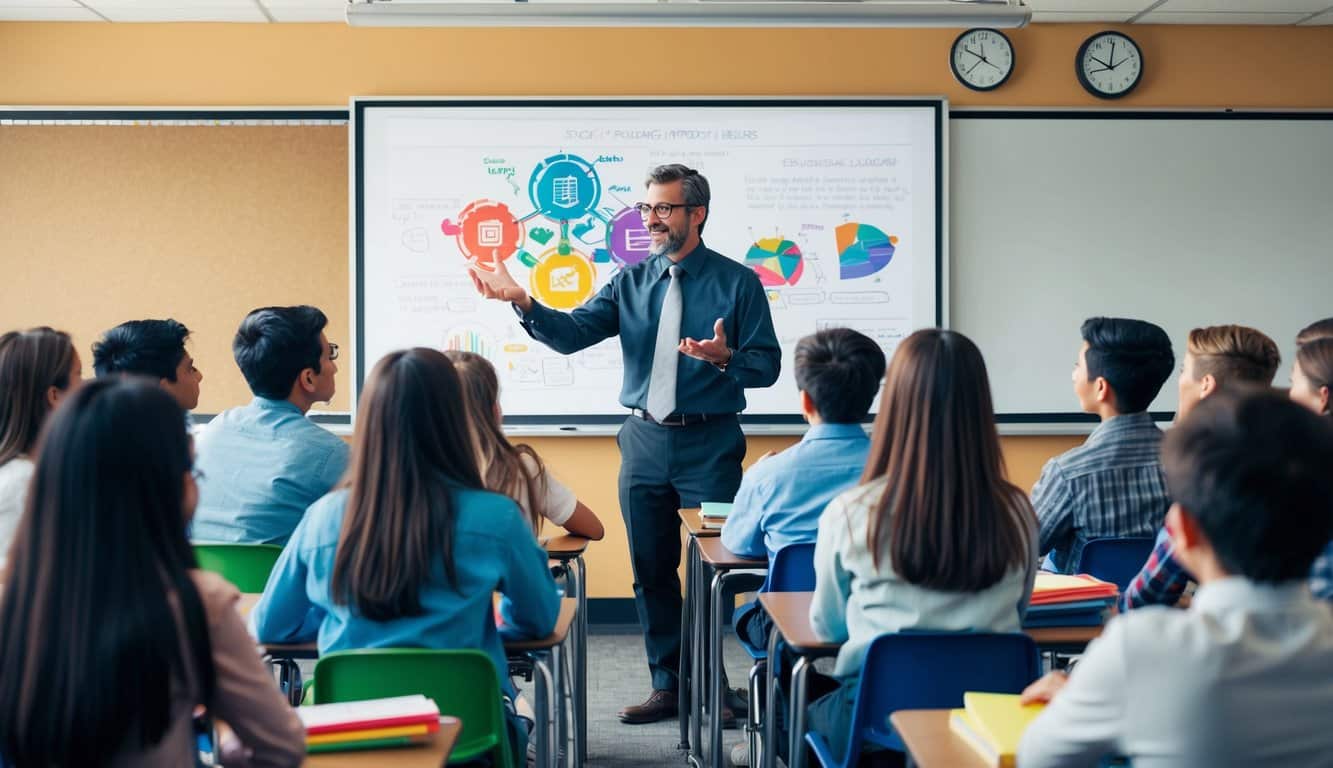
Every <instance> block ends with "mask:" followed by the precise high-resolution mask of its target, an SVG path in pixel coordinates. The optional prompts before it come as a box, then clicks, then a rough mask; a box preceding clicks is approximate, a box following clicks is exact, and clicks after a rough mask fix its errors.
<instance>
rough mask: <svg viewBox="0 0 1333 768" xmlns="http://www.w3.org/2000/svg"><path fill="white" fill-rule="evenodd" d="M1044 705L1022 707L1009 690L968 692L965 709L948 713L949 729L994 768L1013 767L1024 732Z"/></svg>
mask: <svg viewBox="0 0 1333 768" xmlns="http://www.w3.org/2000/svg"><path fill="white" fill-rule="evenodd" d="M1044 708H1045V705H1044V704H1030V705H1028V706H1023V705H1022V704H1019V703H1018V697H1017V696H1015V695H1013V694H1008V693H965V694H963V708H962V709H955V710H953V711H951V712H950V713H949V730H951V731H953V732H954V734H955V735H957V736H958V737H959V738H961V739H962V740H963V741H965V742H967V744H968V746H970V747H972V749H974V750H976V752H977V754H979V755H981V757H982V759H983V760H985V761H986V764H987V765H990V766H992V767H993V768H1013V766H1014V762H1015V755H1016V754H1017V753H1018V742H1019V740H1020V739H1022V738H1023V731H1025V730H1027V727H1028V725H1029V724H1030V723H1031V722H1032V721H1033V719H1035V718H1036V717H1037V715H1038V714H1040V713H1041V711H1042V709H1044Z"/></svg>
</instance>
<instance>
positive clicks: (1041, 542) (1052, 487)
mask: <svg viewBox="0 0 1333 768" xmlns="http://www.w3.org/2000/svg"><path fill="white" fill-rule="evenodd" d="M1032 508H1033V509H1035V510H1036V512H1037V527H1038V536H1037V538H1038V544H1037V549H1038V555H1039V556H1045V555H1046V553H1047V552H1050V551H1051V550H1052V549H1065V548H1067V546H1068V544H1069V543H1070V541H1071V540H1072V539H1073V536H1074V493H1073V490H1072V489H1071V488H1070V485H1069V480H1068V479H1067V478H1066V477H1065V475H1064V472H1063V471H1061V469H1060V467H1059V465H1057V464H1056V463H1055V461H1054V460H1052V461H1048V462H1046V466H1045V467H1042V470H1041V476H1040V477H1039V478H1037V484H1036V485H1034V486H1033V487H1032Z"/></svg>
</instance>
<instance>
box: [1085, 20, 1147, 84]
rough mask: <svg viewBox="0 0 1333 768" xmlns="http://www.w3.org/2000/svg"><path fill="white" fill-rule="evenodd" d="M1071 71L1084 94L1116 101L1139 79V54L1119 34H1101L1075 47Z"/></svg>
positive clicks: (1127, 40)
mask: <svg viewBox="0 0 1333 768" xmlns="http://www.w3.org/2000/svg"><path fill="white" fill-rule="evenodd" d="M1074 70H1075V71H1076V72H1077V73H1078V81H1079V83H1081V84H1082V85H1083V87H1084V88H1085V89H1087V91H1088V93H1091V94H1092V95H1094V96H1100V97H1101V98H1104V99H1116V98H1119V97H1121V96H1124V95H1125V94H1127V93H1129V92H1130V91H1132V90H1134V86H1136V85H1138V84H1139V78H1141V77H1143V52H1142V51H1140V50H1139V47H1138V46H1137V45H1135V43H1134V41H1133V40H1130V39H1129V38H1128V37H1126V36H1125V35H1122V34H1120V33H1119V32H1102V33H1100V34H1096V35H1093V36H1092V37H1090V38H1088V39H1087V40H1086V41H1085V42H1084V43H1083V45H1082V46H1081V47H1079V49H1078V56H1077V58H1076V59H1075V60H1074Z"/></svg>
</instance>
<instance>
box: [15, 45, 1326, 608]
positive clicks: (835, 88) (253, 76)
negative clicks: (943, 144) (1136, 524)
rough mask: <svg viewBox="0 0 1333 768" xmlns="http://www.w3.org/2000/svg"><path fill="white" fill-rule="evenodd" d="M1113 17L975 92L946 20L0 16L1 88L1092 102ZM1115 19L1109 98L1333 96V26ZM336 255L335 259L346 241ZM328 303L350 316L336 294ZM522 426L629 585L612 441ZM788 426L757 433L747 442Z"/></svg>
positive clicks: (1024, 441)
mask: <svg viewBox="0 0 1333 768" xmlns="http://www.w3.org/2000/svg"><path fill="white" fill-rule="evenodd" d="M1105 26H1107V25H1100V24H1099V25H1045V26H1036V27H1029V28H1027V29H1022V30H1014V31H1012V32H1010V33H1008V34H1009V36H1010V38H1011V39H1012V40H1013V43H1014V46H1015V49H1016V58H1017V68H1016V70H1015V73H1014V75H1013V77H1012V78H1011V79H1010V81H1009V82H1008V83H1007V84H1006V85H1005V86H1004V87H1003V88H1000V89H999V90H998V91H995V92H992V93H989V94H978V93H973V92H971V91H968V90H966V89H964V88H962V87H961V86H958V85H957V84H956V83H955V82H954V80H953V77H952V76H951V75H950V73H949V69H948V64H947V58H948V52H949V46H950V44H951V43H952V41H953V38H954V36H955V35H956V34H957V32H956V31H954V30H649V29H644V30H625V29H614V30H571V29H565V30H482V29H478V30H441V29H351V28H348V27H346V26H344V25H341V24H308V25H302V24H272V25H248V24H77V23H65V24H59V23H49V24H26V23H25V24H0V72H3V73H5V74H4V76H3V77H0V103H5V104H12V105H79V106H95V105H144V106H185V105H204V106H254V105H266V106H285V105H300V106H322V105H339V104H344V103H345V102H346V101H347V99H348V98H349V97H351V96H355V95H377V96H386V95H404V96H406V95H449V94H459V95H492V94H493V95H676V94H682V95H687V94H702V95H733V94H781V95H790V94H800V95H807V94H813V95H853V94H854V95H944V96H946V97H947V98H948V99H949V100H950V102H951V104H952V105H954V106H1052V107H1097V106H1107V103H1106V102H1099V101H1097V100H1095V99H1093V98H1092V97H1090V96H1088V95H1087V94H1086V93H1085V92H1084V91H1083V90H1082V89H1081V88H1080V87H1079V85H1078V83H1077V82H1076V80H1075V78H1074V73H1073V59H1074V53H1075V51H1076V50H1077V48H1078V45H1079V43H1080V42H1081V41H1082V40H1083V39H1084V38H1085V37H1087V36H1088V35H1090V34H1092V33H1093V32H1096V31H1098V30H1099V29H1102V28H1104V27H1105ZM1123 31H1126V32H1128V33H1129V34H1130V35H1131V36H1133V37H1134V39H1135V40H1137V41H1138V43H1139V45H1140V46H1141V47H1142V49H1143V52H1144V59H1145V75H1144V79H1143V82H1142V84H1141V85H1140V86H1139V88H1138V90H1137V91H1135V92H1134V93H1133V94H1131V95H1130V96H1129V97H1127V98H1125V99H1123V100H1121V101H1119V102H1117V103H1115V106H1118V107H1263V108H1325V109H1327V108H1333V58H1330V57H1329V56H1328V53H1329V51H1330V50H1333V27H1310V28H1284V27H1182V26H1142V27H1140V26H1135V27H1125V28H1123ZM0 183H3V179H0ZM0 214H3V212H2V211H0ZM13 258H17V257H15V256H13V255H8V254H6V255H0V259H13ZM329 258H330V269H335V268H341V266H340V265H341V264H342V263H345V258H346V257H345V254H341V253H339V254H330V257H329ZM4 298H5V300H11V298H12V297H9V296H5V297H4ZM326 310H328V311H329V313H330V315H331V316H334V317H337V318H338V320H339V321H340V322H343V323H346V321H347V312H348V309H347V307H346V306H345V305H344V306H339V307H326ZM339 313H341V314H339ZM344 327H345V326H344ZM991 364H992V365H995V364H998V361H991ZM532 442H533V443H534V445H536V447H537V448H538V450H540V451H541V453H542V455H543V456H544V457H545V458H546V459H547V461H548V462H549V463H550V464H551V465H552V467H553V468H554V469H555V470H556V472H557V473H559V474H560V475H561V476H562V477H563V478H564V479H565V480H566V481H567V482H569V483H570V484H571V485H572V486H573V487H574V488H575V490H577V491H578V493H579V495H580V497H581V498H583V499H584V500H585V501H587V502H588V503H589V504H590V505H591V506H592V507H593V508H594V509H596V510H597V511H599V512H600V513H601V514H602V516H603V519H605V520H606V521H607V523H608V528H609V534H608V536H607V540H606V542H604V543H602V544H599V545H596V546H595V547H594V548H593V549H592V550H591V554H590V557H589V561H590V562H589V565H590V569H591V574H592V594H593V595H594V596H597V597H612V596H628V595H630V594H631V591H630V582H631V579H630V576H629V568H628V559H627V556H626V549H625V537H624V529H623V526H622V525H621V524H620V522H619V515H618V505H617V502H616V491H615V478H616V472H617V465H618V457H617V454H616V450H615V444H614V442H613V441H611V440H609V439H606V438H564V439H543V440H534V441H532ZM787 442H790V441H789V440H782V439H776V438H757V439H754V440H751V443H750V456H751V458H753V457H754V456H757V455H759V454H760V453H762V452H763V451H765V450H768V449H769V448H771V447H776V446H779V445H781V444H785V443H787ZM1004 442H1005V453H1006V457H1007V459H1008V462H1009V466H1010V470H1011V473H1012V475H1013V477H1014V479H1015V481H1016V482H1018V483H1019V484H1020V485H1022V486H1024V487H1029V486H1031V484H1032V481H1033V480H1035V478H1036V474H1037V472H1038V471H1039V470H1040V468H1041V463H1042V462H1043V461H1044V460H1045V459H1046V458H1047V457H1049V456H1050V455H1052V454H1054V453H1057V452H1059V451H1061V450H1063V449H1065V448H1067V447H1069V446H1070V445H1073V444H1075V443H1077V442H1078V439H1077V438H1068V437H1042V438H1006V439H1005V441H1004Z"/></svg>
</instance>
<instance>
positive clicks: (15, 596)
mask: <svg viewBox="0 0 1333 768" xmlns="http://www.w3.org/2000/svg"><path fill="white" fill-rule="evenodd" d="M155 383H156V382H153V381H151V380H127V379H123V378H119V377H117V378H112V379H100V380H98V381H95V382H91V383H89V384H88V385H86V386H84V387H83V388H81V389H80V390H79V391H78V392H76V393H75V394H73V395H72V396H71V397H70V398H69V401H68V402H67V403H66V404H65V405H63V406H61V408H60V409H59V410H58V411H57V412H56V414H55V416H54V417H53V418H52V421H51V424H50V427H49V429H48V430H47V432H46V433H45V437H44V438H43V441H42V447H41V454H40V457H39V458H38V461H37V469H36V474H35V476H34V478H33V486H32V498H31V499H30V500H29V504H28V508H27V510H26V512H25V513H24V517H23V521H22V523H21V524H20V525H19V529H18V535H17V538H16V539H15V541H14V550H13V562H12V564H11V572H10V578H9V579H8V580H7V583H6V584H5V588H4V593H3V597H0V628H3V629H0V756H3V757H0V762H7V764H9V765H14V766H36V765H64V766H75V765H108V766H131V765H133V766H173V767H174V766H182V765H194V764H195V755H196V751H197V746H196V742H195V737H194V732H195V731H194V726H193V719H194V718H193V716H194V712H195V709H196V708H197V707H199V706H203V707H206V708H207V710H208V712H209V714H210V715H212V716H214V717H217V718H219V719H221V720H225V721H226V722H227V724H228V725H230V726H231V729H232V731H233V732H234V733H235V735H236V736H237V737H239V739H240V743H236V742H234V741H229V742H227V743H226V744H224V747H223V752H224V756H225V757H229V758H239V757H241V756H242V751H246V752H251V753H252V754H251V756H250V758H249V763H250V764H251V765H258V766H296V765H300V764H301V761H302V760H303V759H304V758H305V733H304V730H303V728H302V727H301V722H300V721H299V720H298V719H297V717H296V715H295V714H294V713H293V711H292V709H291V707H289V706H288V705H287V703H286V702H285V701H284V700H283V697H282V695H281V694H280V693H279V692H278V689H277V686H275V685H274V684H273V678H272V676H271V675H270V673H269V672H268V671H267V670H266V669H265V668H264V665H263V664H262V663H261V662H260V660H259V654H258V652H257V651H256V650H255V644H254V640H253V639H251V638H250V636H249V635H248V634H246V631H245V626H244V624H243V623H242V621H241V617H240V614H239V613H238V612H237V610H236V601H237V599H238V598H239V596H240V595H239V593H237V591H236V589H235V588H234V587H232V586H231V585H230V584H228V583H227V582H225V581H223V580H222V579H221V578H220V577H218V576H216V575H213V574H209V573H204V572H202V571H199V570H198V569H197V567H196V565H195V560H194V554H193V551H192V550H191V549H190V543H189V541H188V540H187V539H186V537H185V525H186V520H187V518H188V517H189V515H190V513H191V512H192V510H193V507H194V501H195V499H196V497H197V491H196V488H195V483H194V478H193V477H192V476H191V473H190V448H189V439H188V437H187V436H186V433H185V422H184V419H183V418H182V415H183V413H182V411H181V409H180V407H179V406H178V405H177V404H176V401H175V400H173V399H172V398H171V397H170V396H169V395H168V394H167V393H166V392H163V391H162V390H161V389H159V388H158V387H157V386H155ZM227 764H228V765H231V764H232V762H231V760H228V762H227Z"/></svg>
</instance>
